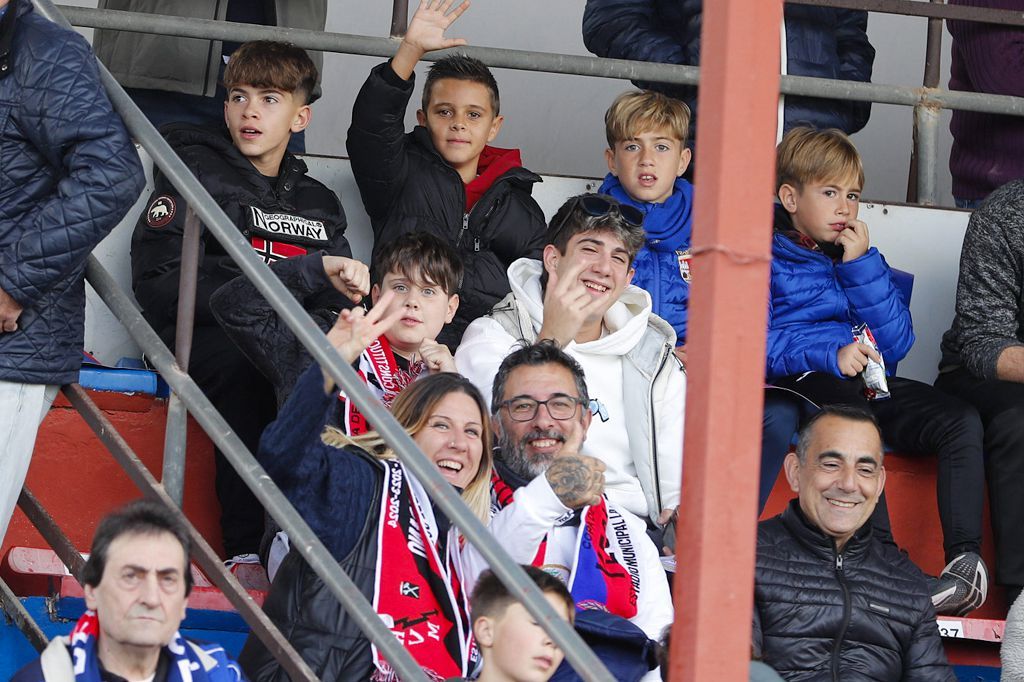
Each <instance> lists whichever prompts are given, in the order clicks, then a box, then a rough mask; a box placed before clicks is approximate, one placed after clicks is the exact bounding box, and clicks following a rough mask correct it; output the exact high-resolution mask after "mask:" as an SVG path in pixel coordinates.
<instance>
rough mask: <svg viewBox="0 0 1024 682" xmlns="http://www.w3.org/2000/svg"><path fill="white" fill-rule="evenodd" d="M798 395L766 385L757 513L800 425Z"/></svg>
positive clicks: (765, 499) (762, 506)
mask: <svg viewBox="0 0 1024 682" xmlns="http://www.w3.org/2000/svg"><path fill="white" fill-rule="evenodd" d="M801 402H802V401H801V400H800V398H799V397H798V396H794V395H792V394H791V393H788V392H786V391H780V390H777V389H772V388H766V389H765V391H764V420H763V421H762V423H761V482H760V489H759V493H758V498H757V513H758V514H760V513H761V512H762V511H763V510H764V505H765V503H766V502H767V501H768V496H769V495H771V493H772V488H773V487H774V486H775V479H777V478H778V477H779V471H780V470H781V469H782V461H783V460H784V459H785V458H786V454H787V453H788V452H789V448H790V445H791V444H792V442H793V436H794V435H796V430H797V429H798V428H799V427H800V416H801V405H800V403H801Z"/></svg>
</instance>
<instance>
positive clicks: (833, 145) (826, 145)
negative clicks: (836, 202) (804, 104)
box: [775, 127, 864, 190]
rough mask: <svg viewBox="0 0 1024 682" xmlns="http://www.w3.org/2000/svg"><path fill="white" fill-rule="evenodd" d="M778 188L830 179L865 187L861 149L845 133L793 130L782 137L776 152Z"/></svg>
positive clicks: (776, 184) (802, 128) (809, 129)
mask: <svg viewBox="0 0 1024 682" xmlns="http://www.w3.org/2000/svg"><path fill="white" fill-rule="evenodd" d="M775 169H776V179H775V189H776V190H778V189H779V188H780V187H782V186H783V185H792V186H793V187H796V188H797V189H802V188H803V187H804V185H807V184H811V183H814V182H828V181H830V180H845V179H846V178H850V177H854V176H856V178H857V183H858V184H859V185H860V187H861V189H863V188H864V166H863V164H862V163H861V160H860V154H859V153H858V152H857V148H856V147H855V146H853V142H852V141H851V140H850V138H849V137H848V136H847V135H846V133H844V132H843V131H841V130H837V129H836V128H829V129H828V130H815V129H814V128H808V127H800V128H793V129H792V130H790V131H789V132H788V133H786V136H785V137H783V138H782V142H780V143H779V147H778V149H776V151H775Z"/></svg>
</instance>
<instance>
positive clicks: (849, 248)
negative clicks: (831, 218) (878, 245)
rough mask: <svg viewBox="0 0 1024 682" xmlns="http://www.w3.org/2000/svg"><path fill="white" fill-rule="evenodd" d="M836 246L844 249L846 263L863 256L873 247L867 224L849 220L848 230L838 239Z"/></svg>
mask: <svg viewBox="0 0 1024 682" xmlns="http://www.w3.org/2000/svg"><path fill="white" fill-rule="evenodd" d="M836 244H838V245H840V246H842V247H843V262H844V263H846V262H847V261H851V260H853V259H854V258H860V257H861V256H863V255H864V254H865V253H867V252H868V247H869V246H871V240H870V238H869V237H868V226H867V223H865V222H863V221H860V220H847V221H846V229H845V230H843V231H842V232H840V233H839V236H838V237H836Z"/></svg>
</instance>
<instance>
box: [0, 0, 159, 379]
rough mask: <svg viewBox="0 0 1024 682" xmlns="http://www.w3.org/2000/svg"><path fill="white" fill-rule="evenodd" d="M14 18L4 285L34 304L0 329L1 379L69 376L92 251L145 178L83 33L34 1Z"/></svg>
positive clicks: (2, 202)
mask: <svg viewBox="0 0 1024 682" xmlns="http://www.w3.org/2000/svg"><path fill="white" fill-rule="evenodd" d="M5 19H6V21H3V22H2V26H3V28H0V62H2V64H0V289H3V290H4V291H5V292H7V293H8V294H9V295H10V296H11V297H12V298H14V300H15V301H17V302H18V304H19V305H21V306H22V308H23V309H24V310H23V312H22V313H21V316H20V318H19V319H18V330H17V331H15V332H11V333H6V334H5V333H0V380H3V381H15V382H22V383H35V384H53V383H56V384H63V383H67V382H70V381H76V380H77V378H78V368H79V366H80V364H81V351H82V337H83V323H84V319H83V318H84V312H83V308H84V305H85V286H84V283H83V277H82V276H83V272H84V269H85V259H86V257H87V256H88V255H89V253H90V252H91V251H92V249H93V247H95V246H96V244H97V243H99V241H100V240H101V239H103V237H104V236H106V234H107V233H108V232H110V230H112V229H113V228H114V226H115V225H117V223H118V222H119V221H120V220H121V218H123V217H124V215H125V213H127V211H128V209H129V208H130V207H131V206H132V204H133V203H134V201H135V199H136V198H137V197H138V196H139V193H140V192H141V191H142V187H143V184H144V182H145V178H144V176H143V173H142V166H141V165H140V164H139V156H138V153H137V152H136V150H135V147H134V145H133V144H132V142H131V140H130V139H129V137H128V133H127V131H126V130H125V128H124V124H123V123H122V121H121V118H120V117H119V116H118V115H117V114H116V113H114V111H113V109H112V108H111V105H110V101H109V100H108V99H107V95H106V93H105V92H104V90H103V87H102V86H101V85H100V79H99V73H98V71H97V68H96V60H95V59H94V58H93V56H92V52H91V51H90V49H89V44H88V43H87V42H86V41H85V39H84V38H82V37H81V36H80V35H78V34H77V33H75V32H73V31H70V30H67V29H64V28H61V27H59V26H57V25H56V24H54V23H52V22H50V21H48V20H46V19H44V18H42V17H41V16H39V15H38V14H36V13H35V12H34V11H33V10H32V6H31V5H30V4H29V3H28V2H27V0H14V1H13V2H12V3H11V4H10V5H8V16H6V17H5ZM11 19H14V21H11ZM12 31H13V33H12ZM4 46H9V51H7V52H6V57H5V56H3V53H4V52H5V49H4ZM4 64H6V66H7V68H6V69H4V68H3V65H4Z"/></svg>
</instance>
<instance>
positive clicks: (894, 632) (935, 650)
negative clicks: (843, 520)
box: [753, 500, 956, 682]
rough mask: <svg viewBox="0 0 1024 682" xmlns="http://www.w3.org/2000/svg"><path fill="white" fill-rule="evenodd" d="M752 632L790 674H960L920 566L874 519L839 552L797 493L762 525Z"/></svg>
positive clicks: (949, 678) (937, 679)
mask: <svg viewBox="0 0 1024 682" xmlns="http://www.w3.org/2000/svg"><path fill="white" fill-rule="evenodd" d="M753 641H754V652H755V654H757V655H760V656H761V657H762V658H763V660H764V662H765V663H767V664H768V665H770V666H771V667H772V668H774V669H775V670H776V671H778V673H779V674H780V675H781V676H782V677H783V678H785V679H786V680H801V681H804V680H832V681H838V680H842V681H843V682H856V681H858V680H860V681H867V680H872V681H875V682H898V681H900V680H902V681H905V682H910V681H912V680H920V681H921V682H924V681H926V680H927V682H955V681H956V676H955V675H954V674H953V671H952V669H951V668H950V666H949V664H948V663H947V661H946V654H945V652H944V651H943V648H942V641H941V640H940V638H939V631H938V627H937V626H936V624H935V611H934V610H933V608H932V603H931V598H930V595H929V593H928V587H927V585H926V584H925V582H924V576H923V574H922V573H921V571H920V570H919V569H918V568H917V566H915V565H914V564H913V563H911V561H910V560H909V559H908V558H907V557H906V556H905V555H903V554H902V553H900V552H898V551H896V550H895V549H892V548H890V547H889V546H887V545H883V544H881V543H879V542H878V541H876V540H874V539H873V538H872V536H871V527H870V524H867V525H865V526H864V527H862V528H861V529H860V530H859V531H858V532H857V533H856V534H855V535H854V536H853V537H852V538H851V539H850V540H849V541H848V542H847V543H846V546H845V547H844V548H843V551H842V552H841V553H837V552H836V546H835V542H834V541H833V540H832V538H830V537H828V536H826V535H824V534H823V533H822V532H821V531H820V530H819V529H817V528H816V527H814V526H812V525H810V524H809V523H808V522H807V520H806V519H805V517H804V515H803V513H802V512H801V511H800V506H799V501H798V500H793V501H792V502H791V503H790V505H789V507H787V508H786V510H785V511H784V512H783V513H782V514H780V515H779V516H776V517H775V518H772V519H769V520H767V521H762V522H761V523H760V524H759V525H758V529H757V569H756V574H755V587H754V638H753Z"/></svg>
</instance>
